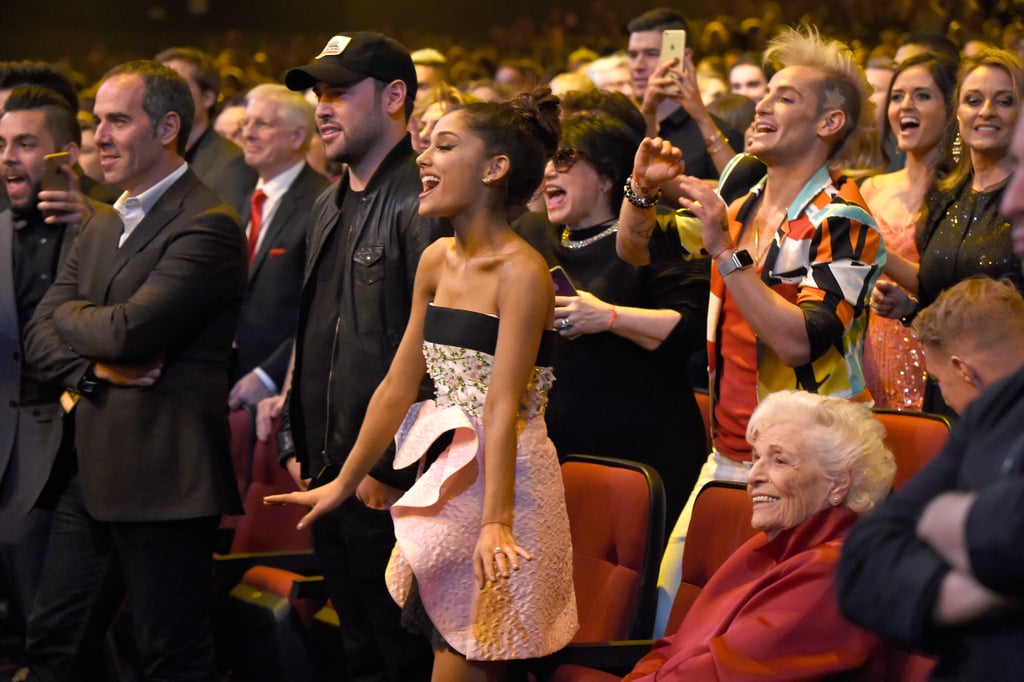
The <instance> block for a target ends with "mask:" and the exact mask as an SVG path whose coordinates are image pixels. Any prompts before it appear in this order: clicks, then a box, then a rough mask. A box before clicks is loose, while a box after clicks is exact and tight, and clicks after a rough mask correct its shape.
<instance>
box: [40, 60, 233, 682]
mask: <svg viewBox="0 0 1024 682" xmlns="http://www.w3.org/2000/svg"><path fill="white" fill-rule="evenodd" d="M192 110H193V105H192V97H191V95H190V94H189V91H188V85H187V84H186V83H185V81H184V80H183V79H182V78H181V77H180V76H179V75H178V74H177V73H175V72H174V71H173V70H171V69H169V68H167V67H164V66H162V65H160V64H157V63H156V62H149V61H140V62H131V63H128V64H124V65H121V66H119V67H116V68H114V69H113V70H111V71H110V72H109V73H108V74H107V76H106V77H105V79H104V81H103V83H102V84H101V85H100V88H99V91H98V92H97V95H96V106H95V109H94V113H95V115H96V117H97V120H98V124H97V128H96V144H97V145H98V146H99V149H100V160H101V164H102V167H103V173H104V178H105V179H106V180H107V182H110V183H111V184H114V185H117V186H120V187H123V188H124V190H125V191H124V194H122V195H121V197H119V198H118V200H117V202H115V204H114V208H115V209H116V210H117V212H118V213H120V214H121V220H117V219H110V218H107V217H102V218H101V216H99V215H98V214H97V216H96V217H95V218H93V219H92V220H91V221H90V222H89V224H88V225H87V226H86V227H85V228H84V229H83V230H82V232H81V234H80V235H79V237H78V239H77V240H76V242H75V246H74V248H73V249H72V251H71V254H70V256H69V257H68V260H67V262H66V263H65V264H64V266H63V267H62V268H61V270H60V274H59V275H58V277H57V280H56V282H54V284H53V286H52V287H51V288H50V290H49V291H48V292H47V294H46V295H45V296H44V297H43V300H42V301H41V302H40V303H39V306H38V307H37V309H36V312H35V315H34V316H33V318H32V321H31V322H30V323H29V326H28V328H27V330H26V339H25V350H26V354H27V358H28V361H29V363H30V364H31V365H32V366H33V368H34V370H35V371H36V372H37V373H38V374H39V375H40V376H41V377H43V378H45V379H47V380H51V381H60V382H61V383H62V384H63V385H64V386H65V387H67V388H69V389H71V390H73V391H75V392H76V394H77V395H78V396H79V399H78V400H77V405H76V406H75V408H74V414H75V448H76V452H77V458H76V459H77V465H78V471H77V475H76V476H74V477H73V478H72V479H71V480H70V482H69V483H68V484H67V486H65V488H64V489H63V491H62V493H61V496H60V499H59V501H58V502H57V506H56V511H55V514H54V521H53V528H52V531H51V535H50V543H49V545H48V548H47V557H48V558H47V561H46V562H45V565H44V568H43V574H42V576H41V578H40V585H39V591H38V593H37V595H36V600H35V603H34V605H33V609H32V614H31V616H30V618H29V626H28V641H27V644H26V648H27V654H28V661H29V667H30V673H29V677H28V679H30V680H47V681H49V680H93V679H103V672H102V670H101V669H100V668H101V662H98V661H96V660H89V659H90V657H95V656H96V653H97V652H99V651H101V647H100V642H101V640H102V637H103V634H104V632H105V631H106V629H107V627H108V625H109V624H110V622H111V620H112V618H113V615H114V612H115V610H116V609H117V607H118V606H119V605H120V602H121V598H122V597H123V596H124V595H127V597H128V601H129V603H130V605H131V607H132V614H133V617H134V634H135V640H136V645H137V649H138V651H139V655H140V658H141V669H142V672H143V676H144V678H145V679H153V680H155V679H166V680H203V681H204V682H205V681H209V680H214V679H216V675H217V673H216V666H215V664H214V652H213V643H212V636H211V633H210V623H209V614H208V608H207V607H208V604H207V602H208V600H207V589H208V587H209V580H210V573H211V570H212V566H211V564H212V558H211V553H212V550H213V546H214V533H215V530H216V527H217V523H218V519H219V517H220V515H222V514H225V513H238V512H239V511H240V510H241V504H240V500H239V498H238V491H237V489H236V487H235V481H234V475H233V473H232V471H231V463H230V458H229V454H228V425H227V409H226V403H227V396H228V371H229V362H230V354H231V341H232V339H233V337H234V333H235V325H236V323H237V320H238V311H239V308H240V306H241V302H242V297H243V295H244V289H245V270H246V264H245V246H244V241H243V233H242V230H241V227H240V225H239V224H238V222H237V218H236V217H235V213H234V211H232V210H231V209H230V207H228V206H226V205H225V204H224V203H223V202H222V201H221V200H220V199H219V198H218V197H217V196H216V195H215V194H214V193H213V192H212V191H211V190H210V189H209V188H207V187H206V186H205V185H203V184H202V183H201V182H200V181H199V179H198V178H197V177H196V176H195V174H194V173H192V172H191V171H190V170H189V167H188V165H187V164H186V163H185V162H184V160H183V154H184V150H185V140H186V139H187V138H188V131H189V128H190V126H191V123H192ZM98 663H99V665H98Z"/></svg>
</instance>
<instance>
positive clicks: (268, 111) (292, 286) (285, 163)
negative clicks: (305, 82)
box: [228, 83, 330, 409]
mask: <svg viewBox="0 0 1024 682" xmlns="http://www.w3.org/2000/svg"><path fill="white" fill-rule="evenodd" d="M315 125H316V123H315V122H314V120H313V105H312V104H310V103H309V101H307V100H306V98H305V97H304V96H303V95H302V94H301V93H298V92H292V91H291V90H289V89H288V88H286V87H285V86H283V85H275V84H271V83H267V84H264V85H257V86H256V87H255V88H253V89H252V90H251V91H250V92H249V94H248V95H246V106H245V119H244V122H243V125H242V137H243V145H244V146H243V151H244V152H245V162H246V164H248V165H249V167H250V168H253V169H254V170H255V171H256V172H257V173H258V174H259V176H260V179H259V181H258V182H257V183H256V188H255V190H254V191H253V192H252V197H251V199H250V203H249V206H250V210H249V215H248V216H247V221H248V224H247V225H246V234H247V235H248V246H249V287H248V289H247V291H246V295H245V303H243V304H242V316H241V318H240V319H239V322H238V334H237V336H236V337H235V350H236V352H237V354H236V365H235V377H234V381H235V384H234V387H233V388H232V389H231V395H230V396H229V398H228V403H229V404H230V406H231V408H232V409H238V408H240V407H242V406H243V405H252V406H254V407H255V406H256V404H257V403H258V402H259V401H260V400H263V399H264V398H268V397H270V396H272V395H277V394H278V393H279V392H280V391H281V388H282V386H283V385H284V381H285V375H286V374H287V370H288V360H289V358H290V357H291V351H292V340H293V339H294V337H295V323H296V321H297V319H298V314H299V293H300V292H301V290H302V274H303V268H304V267H305V264H306V233H307V232H308V231H309V228H310V225H311V223H312V221H313V217H312V213H313V202H314V201H316V198H317V197H318V196H319V195H320V194H321V193H322V192H323V191H324V190H325V189H327V186H328V185H329V184H330V183H329V182H328V181H327V179H326V178H325V177H323V176H322V175H320V174H319V173H317V172H316V171H314V170H313V168H312V167H310V165H309V164H307V163H306V161H305V158H306V151H307V150H308V149H309V142H310V139H311V138H312V136H313V132H314V129H315Z"/></svg>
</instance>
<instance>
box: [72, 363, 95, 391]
mask: <svg viewBox="0 0 1024 682" xmlns="http://www.w3.org/2000/svg"><path fill="white" fill-rule="evenodd" d="M99 385H100V380H99V379H97V378H96V373H95V372H94V371H93V365H89V369H87V370H85V374H83V375H82V378H81V379H79V380H78V385H77V386H76V387H75V390H76V391H78V392H79V393H81V394H82V395H92V394H93V393H95V392H96V389H97V388H99Z"/></svg>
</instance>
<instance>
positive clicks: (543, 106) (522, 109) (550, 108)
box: [509, 88, 562, 156]
mask: <svg viewBox="0 0 1024 682" xmlns="http://www.w3.org/2000/svg"><path fill="white" fill-rule="evenodd" d="M509 103H510V104H511V105H512V109H513V110H514V111H515V112H516V113H517V114H519V116H520V117H522V119H523V120H524V121H525V122H526V125H527V126H529V127H530V132H531V133H533V135H534V136H535V137H536V138H537V139H538V140H539V141H540V143H541V145H543V146H544V151H545V152H546V153H547V156H551V155H552V154H554V153H555V152H556V151H557V150H558V142H559V138H560V137H561V134H562V131H561V125H560V123H559V116H560V114H561V109H560V107H559V100H558V97H556V96H555V95H554V94H552V93H551V90H550V88H538V89H536V90H534V91H533V92H524V93H521V94H519V95H516V96H515V97H514V98H512V99H511V100H509Z"/></svg>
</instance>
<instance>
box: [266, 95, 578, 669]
mask: <svg viewBox="0 0 1024 682" xmlns="http://www.w3.org/2000/svg"><path fill="white" fill-rule="evenodd" d="M557 102H558V101H557V99H555V98H553V97H551V96H550V93H548V92H546V91H545V92H541V93H537V94H536V95H520V96H518V97H517V98H516V99H515V100H513V101H511V102H508V103H501V104H498V103H477V104H469V105H466V106H464V107H462V108H460V109H456V110H454V111H452V112H450V113H448V114H446V115H445V116H444V117H442V118H441V119H440V120H439V121H438V122H437V124H436V126H435V128H434V130H433V132H432V134H431V143H430V147H429V148H428V149H427V150H426V151H425V152H423V153H422V154H421V155H420V157H419V159H418V163H419V166H420V175H421V177H422V179H423V188H424V191H423V193H422V194H421V195H420V213H421V214H422V215H428V216H435V217H448V218H450V219H451V221H452V225H453V227H454V233H455V236H454V237H452V238H447V239H441V240H438V241H437V242H435V243H434V244H432V245H431V246H430V247H428V248H427V249H426V251H424V253H423V257H422V259H421V260H420V265H419V268H418V270H417V272H416V283H415V290H414V292H413V310H412V314H411V315H410V318H409V326H408V327H407V329H406V332H405V335H404V336H403V338H402V341H401V344H400V346H399V348H398V352H397V354H396V356H395V360H394V362H393V363H392V365H391V368H390V370H389V371H388V374H387V376H386V377H385V378H384V381H383V382H382V383H381V385H380V386H379V387H378V389H377V391H376V392H375V393H374V395H373V398H372V400H371V401H370V405H369V408H368V410H367V415H366V418H365V420H364V422H363V426H362V429H361V430H360V433H359V438H358V440H357V442H356V444H355V446H354V447H353V449H352V452H351V453H350V454H349V456H348V458H347V459H346V460H345V465H344V466H343V468H342V470H341V472H340V473H339V475H338V477H337V478H336V479H335V480H334V481H332V482H331V483H330V484H328V485H326V486H323V487H321V488H317V489H316V490H312V491H307V492H302V493H290V494H287V495H278V496H271V497H270V498H268V502H271V503H276V502H290V503H297V504H306V505H309V506H311V507H312V509H311V511H310V512H309V514H307V515H306V516H305V517H304V519H303V521H302V523H303V524H307V523H308V522H309V521H311V520H312V519H314V518H316V517H317V516H319V515H320V514H322V513H324V512H326V511H328V510H330V509H331V508H333V507H336V506H337V505H338V504H340V503H341V502H342V501H343V500H344V499H346V498H347V497H348V496H350V495H351V494H352V493H353V492H354V491H355V488H356V485H357V484H358V483H359V481H360V480H361V479H362V477H363V476H365V475H366V473H367V472H368V471H369V470H370V467H371V466H372V464H373V462H374V461H375V460H376V459H377V458H378V457H379V455H380V453H381V452H383V451H384V449H385V448H386V446H387V444H388V442H389V440H390V439H391V437H392V436H393V435H394V434H395V433H398V436H397V440H398V452H397V454H396V458H395V464H396V466H402V465H409V464H411V463H414V462H416V461H419V462H420V467H421V470H423V473H422V475H421V476H420V477H419V479H418V480H417V482H416V484H415V485H413V487H412V488H411V489H410V490H409V491H408V492H407V493H406V494H405V495H403V496H402V497H401V498H400V499H399V500H398V501H397V502H395V504H394V506H393V507H392V509H391V513H392V516H393V517H394V519H395V536H396V539H397V543H396V546H395V551H394V553H393V555H392V559H391V564H390V565H389V567H388V571H387V576H386V579H387V583H388V587H389V589H390V590H391V594H392V596H393V597H395V600H396V601H397V602H398V603H399V604H400V605H402V607H403V623H404V624H406V626H407V627H410V628H412V629H415V630H416V631H419V632H422V633H423V634H424V635H425V636H427V637H428V638H429V639H430V640H431V643H432V645H433V647H434V653H435V657H434V672H433V679H434V680H435V682H441V681H445V682H447V681H453V682H459V681H463V680H465V681H476V680H480V681H484V680H501V679H504V677H505V673H506V667H507V661H509V660H511V659H517V658H532V657H536V656H543V655H545V654H547V653H550V652H552V651H555V650H557V649H560V648H562V647H563V646H565V645H566V644H567V643H568V642H569V640H570V639H571V638H572V636H573V635H574V634H575V632H576V630H577V628H578V622H577V614H576V601H575V595H574V591H573V584H572V550H571V544H570V538H569V523H568V518H567V515H566V510H565V500H564V493H563V488H562V483H561V476H560V471H559V465H558V459H557V456H556V454H555V449H554V446H553V445H552V444H551V441H550V440H549V439H548V438H547V431H546V428H545V425H544V418H543V413H544V407H545V404H546V401H547V391H548V389H549V388H550V386H551V383H552V380H553V378H552V372H551V368H550V366H549V361H548V360H547V356H548V353H549V351H550V343H551V342H553V341H554V337H553V334H554V330H553V329H552V326H553V321H554V319H553V309H554V292H553V286H552V283H551V278H550V275H549V273H548V269H547V265H546V264H545V263H544V260H543V259H542V258H541V257H540V256H539V255H538V254H537V252H536V251H535V250H533V249H532V248H530V246H529V245H528V244H527V243H526V242H525V241H523V240H522V239H521V238H520V237H518V236H517V235H516V234H515V233H513V232H512V230H511V228H510V226H509V222H508V212H509V209H510V208H513V207H516V206H522V205H525V203H526V201H528V200H529V198H530V196H531V195H532V193H533V191H534V190H535V189H536V187H537V185H538V184H539V183H540V180H541V177H542V174H543V169H544V162H545V159H546V158H547V156H549V155H550V154H551V153H552V152H553V151H554V150H555V148H556V146H557V143H558V103H557ZM424 371H429V372H430V375H431V377H432V378H433V380H434V384H435V387H436V393H435V395H436V398H435V400H433V401H428V402H426V403H423V404H416V405H412V402H413V401H414V400H415V399H416V393H417V388H418V386H419V383H420V380H421V378H422V376H423V373H424ZM446 434H447V436H446ZM445 436H446V437H445ZM442 437H445V438H444V440H443V441H442V440H441V439H442ZM439 442H444V443H447V445H446V447H444V450H443V452H440V454H437V455H436V457H435V456H434V455H433V454H432V453H434V451H435V450H438V449H440V447H434V446H436V445H437V444H438V443H439Z"/></svg>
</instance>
